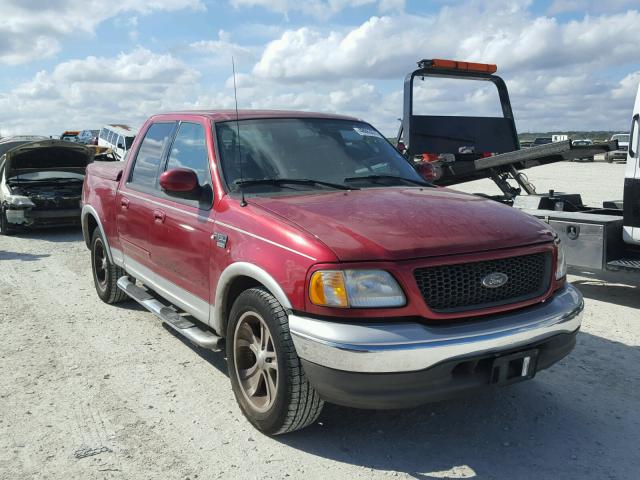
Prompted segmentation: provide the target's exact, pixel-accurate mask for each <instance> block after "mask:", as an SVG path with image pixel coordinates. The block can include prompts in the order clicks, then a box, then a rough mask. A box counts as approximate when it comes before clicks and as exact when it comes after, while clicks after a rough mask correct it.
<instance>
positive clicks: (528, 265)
mask: <svg viewBox="0 0 640 480" xmlns="http://www.w3.org/2000/svg"><path fill="white" fill-rule="evenodd" d="M496 272H499V273H503V274H505V275H507V277H508V280H507V281H506V283H505V284H504V285H502V286H500V287H497V288H488V287H486V286H484V285H483V284H482V279H483V278H485V277H486V276H487V275H489V274H491V273H496ZM413 274H414V277H415V279H416V282H417V283H418V288H419V289H420V292H421V293H422V296H423V298H424V301H425V302H426V303H427V305H428V306H429V308H430V309H431V310H433V311H434V312H439V313H455V312H463V311H465V310H474V309H481V308H488V307H494V306H500V305H507V304H510V303H518V302H523V301H526V300H530V299H532V298H536V297H539V296H541V295H543V294H544V293H545V292H546V291H547V289H548V288H549V282H550V281H551V252H542V253H534V254H531V255H522V256H519V257H510V258H501V259H497V260H486V261H482V262H473V263H461V264H458V265H443V266H437V267H426V268H418V269H416V270H414V272H413Z"/></svg>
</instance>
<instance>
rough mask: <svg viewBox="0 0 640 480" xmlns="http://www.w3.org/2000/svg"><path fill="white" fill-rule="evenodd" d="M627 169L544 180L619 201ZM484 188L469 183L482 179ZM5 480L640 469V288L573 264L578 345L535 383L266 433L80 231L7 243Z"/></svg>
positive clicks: (580, 171)
mask: <svg viewBox="0 0 640 480" xmlns="http://www.w3.org/2000/svg"><path fill="white" fill-rule="evenodd" d="M622 172H623V166H622V165H608V164H605V163H602V162H597V163H593V164H586V163H583V164H574V163H564V164H560V165H552V166H547V167H542V168H538V169H534V170H532V171H531V172H530V178H531V180H533V181H534V182H535V183H537V184H538V187H539V190H544V189H546V188H550V187H555V188H556V189H557V190H561V189H566V190H580V191H583V192H587V199H588V200H589V201H590V202H595V201H601V200H603V199H609V198H621V196H622V176H623V173H622ZM480 188H481V187H480V186H479V185H478V184H477V183H476V184H475V185H465V186H464V187H463V188H462V189H465V190H470V191H480ZM0 273H1V275H0V295H1V296H0V298H1V300H0V336H1V338H2V342H1V343H0V361H1V369H0V415H1V416H0V478H2V479H11V480H13V479H31V478H51V479H69V478H73V479H76V478H77V479H98V478H100V479H101V478H115V479H149V478H158V479H174V478H176V479H186V478H189V479H209V478H276V479H280V478H285V477H288V478H305V479H315V478H322V479H337V478H348V479H354V478H367V479H368V478H388V477H392V478H416V479H426V478H471V477H478V478H498V479H527V478H532V479H533V478H535V479H540V478H562V479H564V478H579V479H592V478H593V479H603V478H619V479H631V478H638V474H639V472H640V408H639V407H640V369H639V367H638V366H639V365H640V348H639V345H640V314H639V310H638V309H639V308H640V291H639V289H638V287H636V286H633V285H631V284H629V283H628V281H627V279H622V278H613V279H610V281H609V282H606V281H602V280H593V279H587V278H583V277H575V276H573V277H572V278H571V279H572V280H573V281H574V282H575V283H576V284H577V285H578V287H579V288H580V289H581V290H582V292H583V293H584V295H585V297H586V304H587V305H586V314H585V318H584V323H583V328H582V331H581V333H580V334H579V339H578V346H577V348H576V350H575V351H574V352H573V354H572V355H570V356H569V357H568V358H566V359H565V360H563V361H562V362H560V363H559V364H557V365H555V366H554V367H553V368H551V369H550V370H547V371H545V372H542V373H540V374H539V375H538V376H537V378H536V379H534V380H533V381H530V382H527V383H523V384H518V385H514V386H512V387H507V388H503V389H499V390H495V391H488V392H486V393H484V394H482V395H478V396H475V397H473V398H467V399H462V400H455V401H449V402H443V403H438V404H432V405H426V406H424V407H421V408H417V409H413V410H405V411H393V412H383V411H380V412H378V411H361V410H352V409H347V408H340V407H334V406H329V405H328V406H327V407H326V408H325V411H324V413H323V414H322V416H321V417H320V420H319V422H318V423H317V424H316V425H314V426H312V427H310V428H307V429H306V430H303V431H301V432H297V433H294V434H291V435H288V436H283V437H279V438H268V437H265V436H263V435H261V434H259V433H258V432H257V431H255V430H254V429H252V428H251V427H250V426H249V424H248V423H247V422H246V421H245V420H244V418H243V417H242V415H241V413H240V411H239V409H238V407H237V406H236V403H235V401H234V399H233V394H232V392H231V388H230V384H229V380H228V378H227V374H226V363H225V360H224V358H223V356H222V355H221V354H215V353H210V352H206V351H204V350H201V349H198V348H195V347H192V346H190V345H189V344H187V343H184V342H183V341H181V340H180V339H179V338H178V337H176V336H174V335H173V334H171V333H170V332H169V331H168V330H166V329H165V328H164V327H163V326H162V325H161V324H160V322H159V321H158V320H157V319H156V318H155V317H153V316H152V315H151V314H149V313H147V312H146V311H142V310H141V309H140V308H139V307H138V306H137V305H136V304H135V303H133V302H127V303H124V304H122V305H121V306H117V307H116V306H108V305H105V304H103V303H102V302H101V301H100V300H99V299H98V297H97V296H96V294H95V292H94V289H93V284H92V280H91V274H90V269H89V253H88V250H87V249H86V248H85V246H84V244H83V243H82V241H81V233H80V232H79V231H43V232H34V233H28V234H21V235H18V236H15V237H0Z"/></svg>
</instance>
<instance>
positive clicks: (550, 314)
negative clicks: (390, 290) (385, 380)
mask: <svg viewBox="0 0 640 480" xmlns="http://www.w3.org/2000/svg"><path fill="white" fill-rule="evenodd" d="M583 309H584V301H583V299H582V295H581V294H580V292H579V291H578V290H576V289H575V288H574V287H573V286H571V285H567V286H566V287H564V288H563V289H562V290H560V291H559V292H557V293H556V294H555V295H554V296H553V297H552V298H551V299H549V300H547V301H546V302H544V303H541V304H539V305H535V306H533V307H528V308H525V309H522V310H518V311H515V312H510V313H507V314H502V315H495V316H491V317H487V318H484V319H480V320H477V321H473V322H467V323H464V324H462V323H461V324H454V325H451V326H427V325H423V324H420V323H416V322H412V323H407V322H389V323H378V322H376V323H366V322H363V323H346V322H341V321H335V320H330V321H329V320H320V319H316V318H307V317H302V316H298V315H294V314H291V315H289V329H290V331H291V336H292V338H293V343H294V345H295V347H296V350H297V352H298V355H299V356H300V357H301V358H302V359H304V360H307V361H309V362H312V363H315V364H317V365H321V366H324V367H328V368H332V369H335V370H343V371H347V372H362V373H385V372H412V371H417V370H424V369H427V368H429V367H432V366H434V365H437V364H439V363H441V362H444V361H447V360H452V359H455V358H462V357H465V356H469V355H475V354H481V353H493V352H500V351H502V350H510V349H513V348H515V347H518V346H520V345H527V344H530V343H533V342H536V341H538V340H542V339H545V338H548V337H551V336H553V335H556V334H559V333H572V332H575V331H576V330H577V329H578V328H580V324H581V321H582V311H583Z"/></svg>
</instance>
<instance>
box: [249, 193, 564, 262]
mask: <svg viewBox="0 0 640 480" xmlns="http://www.w3.org/2000/svg"><path fill="white" fill-rule="evenodd" d="M250 202H251V203H252V204H254V205H258V206H260V207H262V208H264V209H265V210H268V211H270V212H271V213H273V214H276V215H278V216H281V217H283V218H286V219H287V220H288V221H290V222H294V223H295V224H297V225H298V226H299V227H300V228H302V229H304V230H306V231H307V232H309V233H311V234H312V235H314V236H315V237H316V238H318V239H319V240H320V241H321V242H322V243H324V244H325V245H327V246H328V247H329V248H330V249H331V250H333V252H334V253H335V255H336V256H337V257H338V259H340V261H363V260H407V259H412V258H423V257H432V256H440V255H453V254H462V253H472V252H481V251H487V250H497V249H502V248H510V247H520V246H524V245H531V244H535V243H541V242H548V241H551V240H552V239H553V232H552V230H551V229H550V228H549V227H548V226H547V225H546V224H545V223H543V222H541V221H540V220H537V219H536V218H534V217H532V216H530V215H526V214H524V213H521V212H519V211H517V210H516V209H514V208H511V207H507V206H505V205H501V204H499V203H497V202H495V201H492V200H487V199H483V198H481V197H476V196H473V195H468V194H463V193H458V192H455V191H453V190H448V189H442V188H368V189H362V190H354V191H350V192H343V191H340V192H335V193H334V192H330V193H313V194H305V195H294V196H286V195H283V196H274V197H253V198H252V199H251V200H250Z"/></svg>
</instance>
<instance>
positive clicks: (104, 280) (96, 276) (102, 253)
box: [91, 228, 129, 304]
mask: <svg viewBox="0 0 640 480" xmlns="http://www.w3.org/2000/svg"><path fill="white" fill-rule="evenodd" d="M91 271H92V273H93V283H94V285H95V287H96V292H97V293H98V296H99V297H100V300H102V301H103V302H105V303H109V304H113V303H118V302H122V301H124V300H126V299H128V298H129V297H128V296H127V294H126V293H124V292H123V291H122V290H120V289H119V288H118V285H117V282H118V279H119V278H120V277H123V276H125V275H126V274H127V273H126V272H125V271H124V270H123V269H122V268H120V267H118V266H116V265H114V264H113V263H111V261H110V260H109V256H108V255H107V248H106V242H105V241H104V238H102V234H101V233H100V229H99V228H96V229H94V230H93V235H92V237H91Z"/></svg>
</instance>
